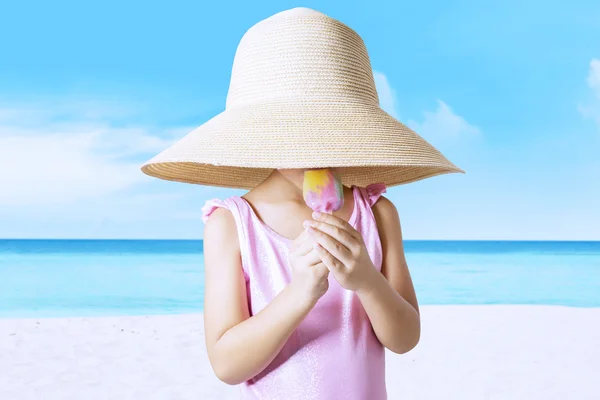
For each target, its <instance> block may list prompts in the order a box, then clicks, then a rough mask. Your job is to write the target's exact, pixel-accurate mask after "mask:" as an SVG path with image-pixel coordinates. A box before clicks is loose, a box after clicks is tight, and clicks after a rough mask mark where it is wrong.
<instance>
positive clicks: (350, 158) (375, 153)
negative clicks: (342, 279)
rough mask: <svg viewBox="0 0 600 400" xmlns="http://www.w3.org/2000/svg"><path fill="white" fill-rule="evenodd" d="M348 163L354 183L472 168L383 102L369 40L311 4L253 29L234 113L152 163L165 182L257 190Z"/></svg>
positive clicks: (231, 102)
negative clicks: (288, 176)
mask: <svg viewBox="0 0 600 400" xmlns="http://www.w3.org/2000/svg"><path fill="white" fill-rule="evenodd" d="M327 167H347V169H346V170H345V171H344V173H343V183H344V184H346V185H358V186H366V185H368V184H370V183H385V184H386V185H387V186H394V185H399V184H403V183H408V182H413V181H417V180H420V179H424V178H429V177H432V176H435V175H441V174H445V173H451V172H462V171H461V170H460V169H459V168H457V167H456V166H454V165H453V164H452V163H451V162H450V161H448V160H447V159H446V158H445V157H444V156H443V155H442V154H441V153H440V152H439V151H438V150H436V149H435V148H434V147H433V146H431V145H430V144H429V143H427V142H426V141H425V140H423V139H422V138H421V137H420V136H419V135H417V134H416V133H415V132H413V131H412V130H411V129H409V128H408V127H406V126H405V125H403V124H402V123H400V122H399V121H397V120H396V119H394V118H393V117H391V116H390V115H389V114H387V113H386V112H385V111H383V110H382V109H381V108H380V107H379V98H378V95H377V91H376V89H375V82H374V80H373V71H372V68H371V63H370V60H369V56H368V54H367V50H366V48H365V45H364V42H363V40H362V39H361V37H360V36H359V35H358V34H357V33H356V32H354V31H353V30H352V29H350V28H349V27H348V26H346V25H344V24H343V23H341V22H339V21H337V20H335V19H332V18H330V17H328V16H326V15H324V14H322V13H320V12H317V11H314V10H311V9H307V8H294V9H292V10H288V11H283V12H280V13H278V14H275V15H273V16H271V17H269V18H267V19H265V20H263V21H261V22H259V23H257V24H256V25H254V26H253V27H252V28H250V29H249V30H248V31H247V32H246V34H245V35H244V36H243V37H242V40H241V41H240V44H239V46H238V48H237V52H236V54H235V59H234V62H233V69H232V73H231V82H230V86H229V92H228V94H227V102H226V108H225V111H223V112H222V113H220V114H218V115H217V116H215V117H213V118H212V119H210V120H209V121H208V122H206V123H205V124H203V125H202V126H200V127H199V128H197V129H195V130H194V131H192V132H191V133H189V134H188V135H187V136H185V137H183V138H182V139H181V140H179V141H178V142H176V143H175V144H173V145H172V146H171V147H169V148H167V149H166V150H164V151H163V152H161V153H160V154H158V155H157V156H156V157H154V158H153V159H151V160H150V161H148V162H147V163H146V164H144V165H143V166H142V171H143V172H144V173H146V174H148V175H150V176H154V177H157V178H161V179H166V180H172V181H179V182H187V183H196V184H201V185H208V186H221V187H231V188H242V189H250V188H252V187H254V186H256V185H257V184H259V183H260V182H262V181H263V180H264V179H265V178H266V177H267V176H268V175H269V174H270V173H271V172H272V171H273V169H276V168H278V169H279V168H327Z"/></svg>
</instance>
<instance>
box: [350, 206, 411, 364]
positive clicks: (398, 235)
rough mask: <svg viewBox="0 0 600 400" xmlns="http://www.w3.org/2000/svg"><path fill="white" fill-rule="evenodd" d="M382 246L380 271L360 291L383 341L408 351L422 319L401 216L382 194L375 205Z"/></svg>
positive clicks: (397, 350) (377, 332)
mask: <svg viewBox="0 0 600 400" xmlns="http://www.w3.org/2000/svg"><path fill="white" fill-rule="evenodd" d="M373 213H374V214H375V219H376V220H377V226H378V228H379V237H380V239H381V246H382V249H383V264H382V267H381V274H373V279H372V281H371V282H370V284H369V285H368V286H366V287H365V288H364V289H363V290H358V291H357V294H358V297H359V298H360V300H361V303H362V305H363V307H364V308H365V311H366V312H367V314H368V316H369V319H370V321H371V324H372V325H373V330H374V331H375V334H376V335H377V338H378V339H379V341H381V343H382V344H383V345H384V346H385V347H387V348H388V349H390V350H391V351H393V352H395V353H399V354H401V353H406V352H408V351H410V350H411V349H413V348H414V347H415V346H416V345H417V343H418V342H419V338H420V334H421V322H420V314H419V305H418V302H417V296H416V294H415V289H414V286H413V283H412V279H411V277H410V272H409V270H408V266H407V263H406V258H405V256H404V248H403V245H402V230H401V227H400V218H399V216H398V211H397V210H396V207H395V206H394V204H393V203H392V202H391V201H389V200H388V199H386V198H385V197H381V198H380V199H379V200H378V201H377V203H375V205H374V206H373Z"/></svg>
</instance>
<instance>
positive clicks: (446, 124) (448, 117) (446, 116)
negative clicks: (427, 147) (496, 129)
mask: <svg viewBox="0 0 600 400" xmlns="http://www.w3.org/2000/svg"><path fill="white" fill-rule="evenodd" d="M423 115H424V118H423V121H422V122H417V121H412V120H411V121H408V122H407V125H408V126H409V127H410V128H411V129H414V130H415V131H416V132H418V133H419V134H420V135H421V136H423V137H424V138H426V139H442V138H446V139H453V138H460V137H473V136H477V135H479V134H480V130H479V128H477V127H476V126H473V125H471V124H470V123H468V122H467V121H466V120H465V119H464V118H463V117H461V116H460V115H457V114H455V113H454V112H453V111H452V109H451V108H450V107H449V106H448V105H447V104H446V103H444V102H443V101H441V100H438V107H437V109H436V110H435V111H425V112H424V113H423Z"/></svg>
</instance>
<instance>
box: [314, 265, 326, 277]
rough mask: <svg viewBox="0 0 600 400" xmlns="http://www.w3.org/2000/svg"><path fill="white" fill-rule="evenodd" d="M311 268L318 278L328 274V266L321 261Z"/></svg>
mask: <svg viewBox="0 0 600 400" xmlns="http://www.w3.org/2000/svg"><path fill="white" fill-rule="evenodd" d="M313 268H314V269H315V273H316V274H317V276H318V277H319V278H326V277H327V276H328V275H329V268H327V266H326V265H325V264H324V263H323V262H319V263H318V264H317V265H315V266H314V267H313Z"/></svg>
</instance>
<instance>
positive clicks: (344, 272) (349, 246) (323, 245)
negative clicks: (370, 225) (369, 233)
mask: <svg viewBox="0 0 600 400" xmlns="http://www.w3.org/2000/svg"><path fill="white" fill-rule="evenodd" d="M313 218H315V221H305V227H307V230H308V232H309V234H310V235H311V236H312V237H313V238H314V240H316V242H317V243H318V245H317V249H316V250H317V253H318V254H319V257H320V259H321V260H322V261H323V263H324V264H325V265H326V266H327V268H328V269H329V271H330V272H331V273H332V274H333V277H334V278H335V279H336V280H337V281H338V283H339V284H340V285H341V286H342V287H344V288H345V289H348V290H353V291H360V290H363V289H367V288H368V286H369V282H370V281H371V278H372V277H373V276H374V272H375V273H376V272H378V271H377V270H376V269H375V266H374V265H373V262H372V261H371V257H370V256H369V253H368V252H367V248H366V247H365V244H364V241H363V238H362V236H361V235H360V233H358V232H357V231H356V229H354V228H353V227H352V226H351V225H350V224H349V223H347V222H346V221H344V220H342V219H340V218H338V217H335V216H333V215H330V214H324V213H313Z"/></svg>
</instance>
